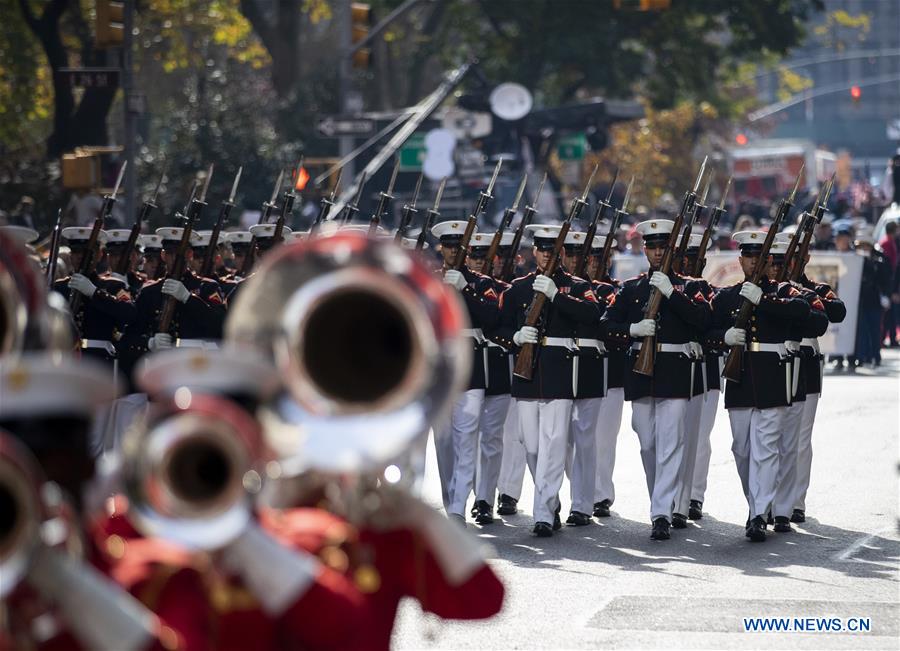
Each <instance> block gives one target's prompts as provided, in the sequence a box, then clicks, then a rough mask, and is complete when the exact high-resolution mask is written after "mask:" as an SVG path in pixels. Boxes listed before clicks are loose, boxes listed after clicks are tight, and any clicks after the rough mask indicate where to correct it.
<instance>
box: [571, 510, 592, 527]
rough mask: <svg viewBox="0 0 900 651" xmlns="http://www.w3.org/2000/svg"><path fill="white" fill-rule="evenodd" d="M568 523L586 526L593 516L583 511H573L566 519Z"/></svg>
mask: <svg viewBox="0 0 900 651" xmlns="http://www.w3.org/2000/svg"><path fill="white" fill-rule="evenodd" d="M566 524H568V525H570V526H572V527H585V526H587V525H589V524H591V516H589V515H588V514H587V513H582V512H581V511H572V512H571V513H570V514H569V517H568V519H567V520H566Z"/></svg>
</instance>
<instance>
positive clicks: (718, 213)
mask: <svg viewBox="0 0 900 651" xmlns="http://www.w3.org/2000/svg"><path fill="white" fill-rule="evenodd" d="M732 178H733V177H731V176H729V177H728V183H726V184H725V191H724V192H723V193H722V198H721V200H720V201H719V205H718V206H716V209H715V210H713V212H712V215H710V217H709V223H708V224H707V225H706V229H704V231H703V235H702V236H701V237H700V249H699V251H698V252H697V262H696V264H695V265H694V268H693V269H692V270H691V276H693V277H694V278H699V277H700V275H701V274H702V273H703V268H704V267H705V266H706V250H707V249H708V248H709V241H710V239H712V234H713V233H714V232H715V231H716V227H717V226H718V225H719V219H721V218H722V215H724V214H725V198H726V197H727V196H728V191H729V190H730V189H731V180H732Z"/></svg>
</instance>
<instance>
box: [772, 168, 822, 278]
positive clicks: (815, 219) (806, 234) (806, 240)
mask: <svg viewBox="0 0 900 651" xmlns="http://www.w3.org/2000/svg"><path fill="white" fill-rule="evenodd" d="M827 186H828V187H827V189H826V190H825V197H824V198H823V199H822V201H820V202H819V203H818V204H817V205H816V207H815V208H814V210H813V212H812V213H810V214H809V215H807V218H806V224H805V225H804V226H805V228H804V229H803V240H802V241H801V242H800V250H799V252H798V253H797V261H796V262H795V263H794V266H793V268H792V269H791V272H790V274H791V275H790V280H791V281H792V282H798V281H799V280H800V276H802V275H803V266H804V264H805V261H806V256H807V255H809V245H810V244H811V242H812V236H813V230H815V227H816V226H817V225H819V224H820V223H821V222H822V216H823V215H824V214H825V208H826V206H827V205H828V197H829V196H830V195H831V191H832V190H833V189H834V174H832V175H831V180H830V181H828V183H827ZM797 230H798V231H799V230H800V229H799V228H798V229H797ZM784 266H785V269H787V266H788V265H787V258H785V265H784Z"/></svg>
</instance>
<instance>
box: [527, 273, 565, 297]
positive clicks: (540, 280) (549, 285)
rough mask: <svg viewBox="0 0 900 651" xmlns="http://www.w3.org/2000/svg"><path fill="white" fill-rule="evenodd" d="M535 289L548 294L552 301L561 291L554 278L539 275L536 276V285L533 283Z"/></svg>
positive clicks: (545, 294)
mask: <svg viewBox="0 0 900 651" xmlns="http://www.w3.org/2000/svg"><path fill="white" fill-rule="evenodd" d="M532 287H533V289H534V291H536V292H540V293H541V294H543V295H544V296H546V297H547V298H548V299H549V300H550V302H551V303H552V302H553V299H554V297H555V296H556V293H557V292H558V291H559V290H558V289H557V288H556V283H555V282H553V279H552V278H550V277H549V276H542V275H538V276H535V277H534V285H532Z"/></svg>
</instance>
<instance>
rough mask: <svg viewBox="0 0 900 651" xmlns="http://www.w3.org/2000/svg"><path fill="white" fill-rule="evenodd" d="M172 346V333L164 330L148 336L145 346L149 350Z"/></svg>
mask: <svg viewBox="0 0 900 651" xmlns="http://www.w3.org/2000/svg"><path fill="white" fill-rule="evenodd" d="M171 347H172V335H170V334H168V333H166V332H157V333H156V334H155V335H153V336H152V337H150V340H149V341H148V342H147V348H149V349H150V350H165V349H166V348H171Z"/></svg>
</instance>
